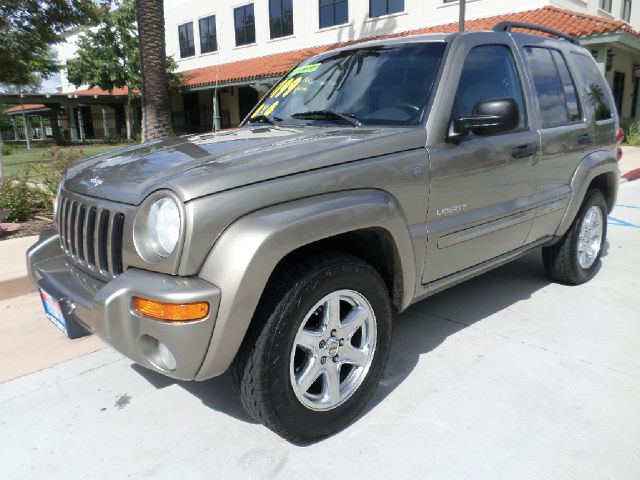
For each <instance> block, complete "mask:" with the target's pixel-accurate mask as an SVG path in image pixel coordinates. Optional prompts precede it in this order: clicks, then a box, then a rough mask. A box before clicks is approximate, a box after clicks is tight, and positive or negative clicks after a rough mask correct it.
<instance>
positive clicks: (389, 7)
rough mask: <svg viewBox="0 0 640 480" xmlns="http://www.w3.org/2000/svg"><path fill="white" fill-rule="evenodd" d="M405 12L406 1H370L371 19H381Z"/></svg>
mask: <svg viewBox="0 0 640 480" xmlns="http://www.w3.org/2000/svg"><path fill="white" fill-rule="evenodd" d="M403 11H404V0H369V17H371V18H374V17H381V16H382V15H390V14H392V13H398V12H403Z"/></svg>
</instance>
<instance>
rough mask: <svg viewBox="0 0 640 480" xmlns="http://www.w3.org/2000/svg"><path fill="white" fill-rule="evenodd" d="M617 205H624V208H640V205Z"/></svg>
mask: <svg viewBox="0 0 640 480" xmlns="http://www.w3.org/2000/svg"><path fill="white" fill-rule="evenodd" d="M616 207H622V208H640V205H616Z"/></svg>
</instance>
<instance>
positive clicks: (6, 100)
mask: <svg viewBox="0 0 640 480" xmlns="http://www.w3.org/2000/svg"><path fill="white" fill-rule="evenodd" d="M21 103H42V104H44V105H45V106H46V107H48V108H49V107H52V106H64V105H111V104H114V103H118V104H120V103H122V104H124V103H127V96H126V95H77V94H67V93H23V94H22V95H20V94H12V93H2V94H0V104H5V105H19V104H21Z"/></svg>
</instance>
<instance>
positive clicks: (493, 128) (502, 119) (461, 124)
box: [449, 98, 520, 142]
mask: <svg viewBox="0 0 640 480" xmlns="http://www.w3.org/2000/svg"><path fill="white" fill-rule="evenodd" d="M519 124H520V109H519V108H518V104H517V103H516V101H515V100H514V99H513V98H492V99H488V100H482V101H480V102H478V103H476V105H475V106H474V107H473V112H472V114H471V116H470V117H459V118H456V119H454V120H453V121H452V122H451V126H450V127H449V140H450V141H454V142H455V141H459V140H461V139H463V138H464V137H466V136H467V135H469V133H471V132H473V133H474V134H476V135H497V134H499V133H505V132H508V131H509V130H514V129H515V128H517V127H518V125H519Z"/></svg>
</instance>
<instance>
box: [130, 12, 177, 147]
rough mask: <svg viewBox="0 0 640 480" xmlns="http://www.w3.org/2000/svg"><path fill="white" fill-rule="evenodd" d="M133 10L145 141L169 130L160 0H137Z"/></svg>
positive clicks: (161, 135) (162, 15) (169, 120)
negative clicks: (138, 56) (136, 24)
mask: <svg viewBox="0 0 640 480" xmlns="http://www.w3.org/2000/svg"><path fill="white" fill-rule="evenodd" d="M136 11H137V18H138V38H139V42H140V72H141V74H142V140H143V141H145V142H148V141H153V140H160V139H163V138H166V137H168V136H169V135H170V134H171V118H170V114H169V88H168V87H169V85H168V82H167V75H166V63H165V62H166V46H165V38H164V8H163V1H162V0H136Z"/></svg>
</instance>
